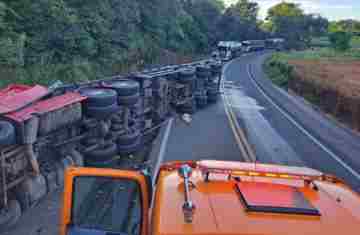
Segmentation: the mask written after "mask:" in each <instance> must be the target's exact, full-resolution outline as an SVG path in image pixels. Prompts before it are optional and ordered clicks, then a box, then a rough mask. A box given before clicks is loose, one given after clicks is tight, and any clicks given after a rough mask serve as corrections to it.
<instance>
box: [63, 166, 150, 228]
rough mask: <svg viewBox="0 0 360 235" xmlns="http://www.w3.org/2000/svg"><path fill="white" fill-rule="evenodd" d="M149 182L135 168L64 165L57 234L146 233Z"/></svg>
mask: <svg viewBox="0 0 360 235" xmlns="http://www.w3.org/2000/svg"><path fill="white" fill-rule="evenodd" d="M149 196H150V192H149V186H148V182H147V179H146V177H145V176H144V175H143V174H141V173H139V172H135V171H124V170H116V169H96V168H68V170H67V171H66V172H65V185H64V195H63V208H62V221H61V225H60V226H61V227H60V234H61V235H109V234H111V235H147V232H148V217H149V201H150V200H149Z"/></svg>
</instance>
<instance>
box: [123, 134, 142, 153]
mask: <svg viewBox="0 0 360 235" xmlns="http://www.w3.org/2000/svg"><path fill="white" fill-rule="evenodd" d="M142 145H143V143H142V140H141V138H138V139H137V140H136V142H135V143H133V144H130V145H118V153H119V154H120V155H128V154H131V153H134V152H137V151H139V150H140V149H141V147H142Z"/></svg>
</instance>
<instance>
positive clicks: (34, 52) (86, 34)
mask: <svg viewBox="0 0 360 235" xmlns="http://www.w3.org/2000/svg"><path fill="white" fill-rule="evenodd" d="M258 13H259V5H258V4H257V3H256V2H254V1H251V0H239V1H238V2H236V3H234V4H232V5H231V6H229V7H225V6H224V3H223V1H221V0H91V1H89V0H36V1H33V0H17V1H13V0H0V75H1V77H2V78H1V79H0V86H1V85H3V84H2V83H4V82H5V81H15V80H16V81H17V82H26V83H33V82H40V83H48V82H49V81H51V80H55V79H61V80H64V81H75V80H76V81H77V80H88V79H93V78H96V77H100V76H105V75H111V74H114V73H118V72H119V71H121V70H122V69H123V68H124V67H126V66H129V65H132V64H139V65H142V64H148V63H152V62H153V61H154V60H155V58H157V57H158V56H159V55H160V54H161V52H162V51H163V50H168V51H172V52H175V53H178V54H203V53H208V52H209V51H210V50H211V49H212V48H213V47H214V46H215V45H216V44H217V42H218V41H220V40H235V41H242V40H248V39H264V38H266V37H284V38H286V39H288V41H289V45H288V46H289V47H294V48H301V47H304V46H306V45H307V44H308V43H309V40H310V37H311V36H312V35H316V34H321V33H323V32H324V31H325V29H327V27H328V24H329V22H328V21H327V20H326V19H325V18H323V17H321V16H317V15H308V14H305V13H304V12H303V11H302V10H301V8H300V6H299V5H296V4H292V3H285V2H283V3H281V4H279V5H277V6H275V7H273V8H271V9H270V10H269V14H268V18H267V20H265V21H261V20H259V17H258ZM294 29H295V30H294Z"/></svg>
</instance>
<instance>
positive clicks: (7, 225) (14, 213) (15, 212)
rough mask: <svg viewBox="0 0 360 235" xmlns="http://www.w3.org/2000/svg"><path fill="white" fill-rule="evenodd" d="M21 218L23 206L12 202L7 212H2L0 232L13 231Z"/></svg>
mask: <svg viewBox="0 0 360 235" xmlns="http://www.w3.org/2000/svg"><path fill="white" fill-rule="evenodd" d="M20 216H21V206H20V203H19V202H18V201H17V200H10V201H9V204H8V208H7V210H6V211H0V232H5V231H6V230H8V229H11V228H12V227H13V226H14V225H15V224H16V223H17V222H18V220H19V218H20Z"/></svg>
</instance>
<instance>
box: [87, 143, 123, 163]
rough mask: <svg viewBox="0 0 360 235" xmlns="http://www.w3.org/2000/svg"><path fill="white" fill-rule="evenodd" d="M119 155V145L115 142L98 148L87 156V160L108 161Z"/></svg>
mask: <svg viewBox="0 0 360 235" xmlns="http://www.w3.org/2000/svg"><path fill="white" fill-rule="evenodd" d="M116 155H117V146H116V144H114V143H110V144H107V145H105V146H104V147H102V148H99V149H96V150H94V151H92V152H90V153H87V154H86V156H85V162H88V161H95V162H99V161H100V162H101V161H107V160H110V159H112V158H114V157H115V156H116Z"/></svg>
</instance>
